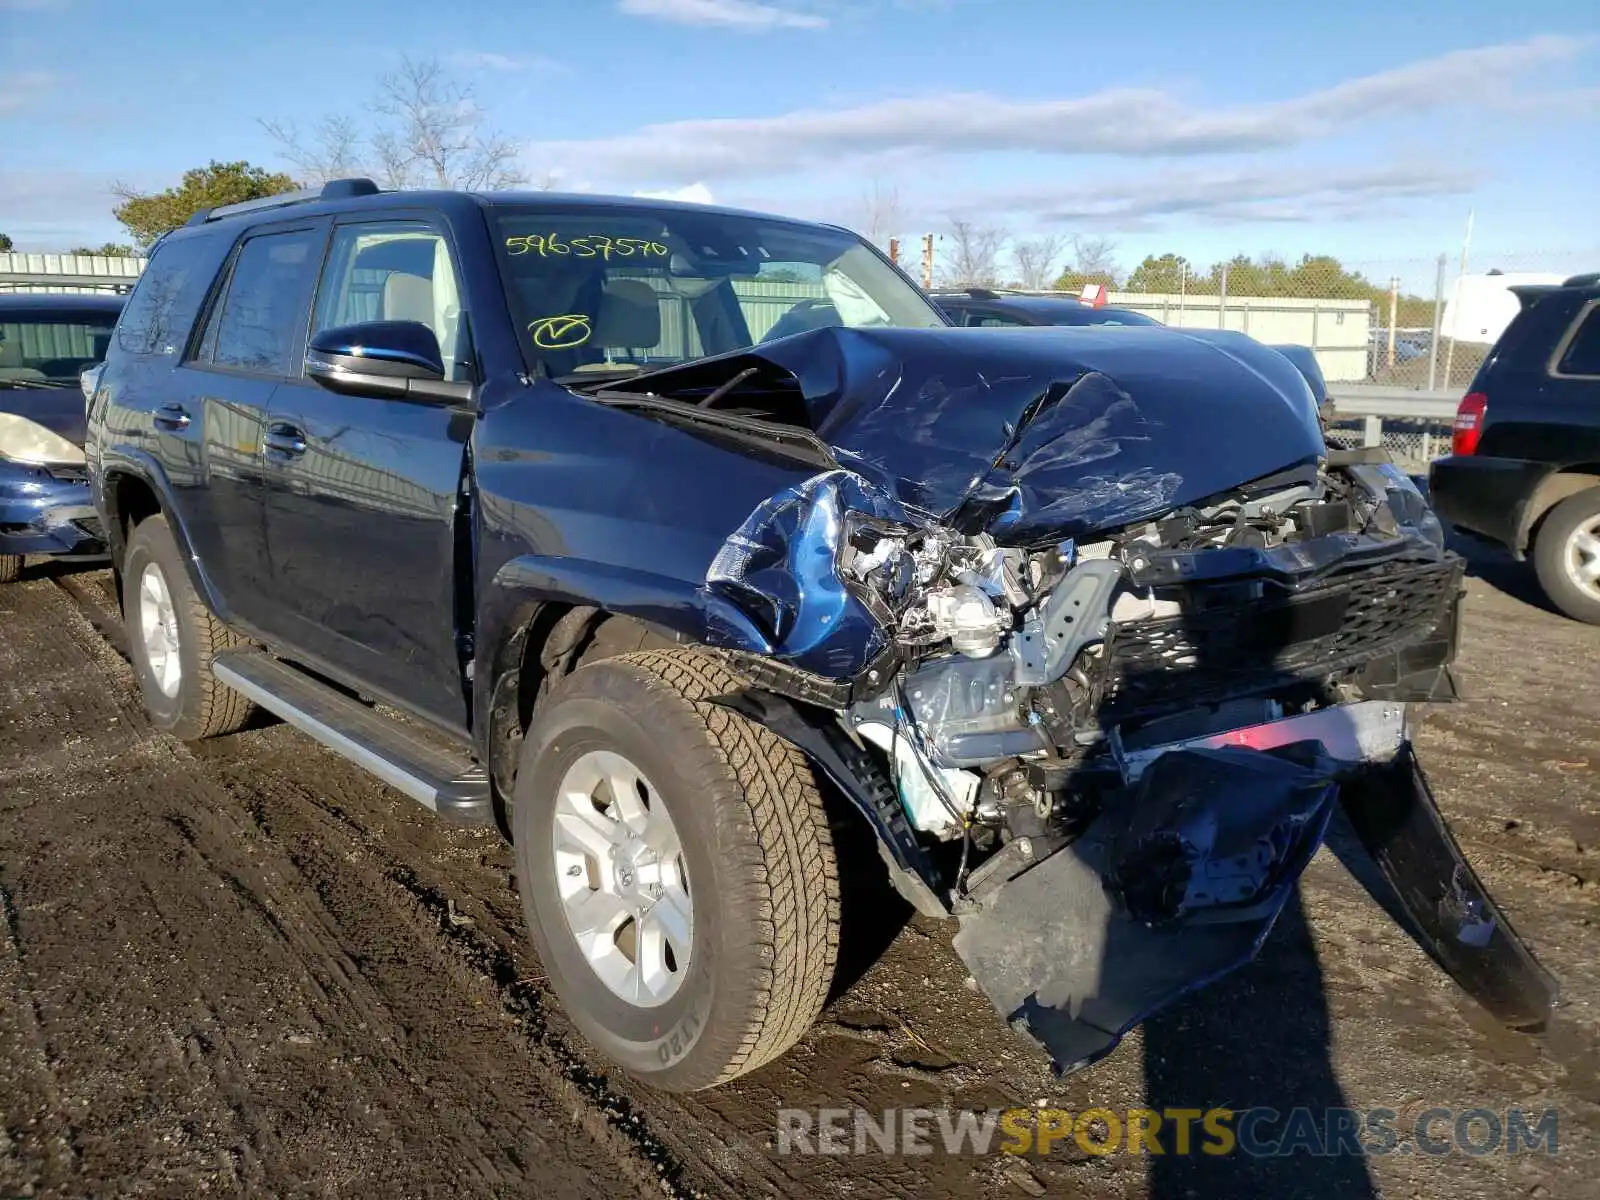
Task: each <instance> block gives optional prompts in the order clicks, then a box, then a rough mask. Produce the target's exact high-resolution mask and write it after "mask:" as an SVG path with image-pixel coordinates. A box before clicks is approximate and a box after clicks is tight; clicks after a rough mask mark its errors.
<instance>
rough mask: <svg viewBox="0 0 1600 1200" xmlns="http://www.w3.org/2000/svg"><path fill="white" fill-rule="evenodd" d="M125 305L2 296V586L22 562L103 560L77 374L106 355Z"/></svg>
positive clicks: (94, 298) (103, 298)
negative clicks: (86, 458) (86, 467)
mask: <svg viewBox="0 0 1600 1200" xmlns="http://www.w3.org/2000/svg"><path fill="white" fill-rule="evenodd" d="M123 303H124V298H123V297H121V296H115V295H95V294H80V295H32V294H6V295H0V583H9V582H11V581H12V580H15V579H16V578H17V577H18V576H19V575H20V574H21V573H22V563H23V559H24V557H25V556H27V555H49V556H51V557H56V558H65V559H94V558H100V557H103V556H104V554H105V541H104V537H103V534H102V531H101V529H100V523H99V520H98V518H97V517H96V516H95V511H94V507H93V505H92V504H91V503H90V500H89V484H88V477H87V475H86V473H85V471H84V461H83V436H84V405H85V396H84V388H83V384H82V382H81V379H80V377H81V374H82V372H83V371H84V370H86V369H87V368H89V367H91V366H93V365H94V364H96V363H98V362H100V361H101V360H103V359H104V358H105V352H106V347H107V346H108V345H109V344H110V342H111V335H112V331H113V329H114V328H115V326H116V323H117V316H118V314H119V313H120V312H121V311H122V305H123Z"/></svg>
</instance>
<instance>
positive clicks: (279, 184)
mask: <svg viewBox="0 0 1600 1200" xmlns="http://www.w3.org/2000/svg"><path fill="white" fill-rule="evenodd" d="M295 187H296V184H295V182H294V180H293V179H291V178H289V176H287V175H284V174H281V173H279V172H274V171H268V170H266V169H265V168H263V167H252V166H251V165H250V164H249V163H247V162H242V161H241V162H231V163H224V162H217V161H215V160H213V161H212V162H210V163H209V164H207V165H206V166H203V167H196V168H194V169H193V170H190V171H185V172H184V173H183V180H182V182H180V183H179V184H178V186H177V187H170V188H168V189H167V190H166V191H164V192H151V193H140V192H136V191H132V190H131V189H128V188H123V187H118V188H116V189H115V191H116V193H117V195H119V196H121V197H122V203H121V204H119V205H117V207H116V208H114V209H113V210H112V215H113V216H115V217H116V218H117V220H118V221H121V222H122V224H123V226H124V227H125V228H126V229H127V231H128V232H129V233H131V234H132V235H133V240H134V241H135V242H137V243H138V244H139V245H140V246H148V245H150V243H152V242H153V241H155V240H156V239H157V238H158V237H160V236H161V235H162V234H163V233H167V232H169V231H170V230H173V229H176V228H178V227H179V226H180V225H182V224H183V223H184V222H185V221H187V220H188V219H189V218H190V217H192V216H194V214H195V213H197V212H199V211H200V210H201V209H202V208H216V207H217V206H218V205H221V204H237V203H239V202H240V201H242V200H257V199H260V198H261V197H262V196H273V195H277V194H278V193H279V192H292V191H294V190H295Z"/></svg>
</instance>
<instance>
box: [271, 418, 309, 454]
mask: <svg viewBox="0 0 1600 1200" xmlns="http://www.w3.org/2000/svg"><path fill="white" fill-rule="evenodd" d="M261 448H262V449H263V450H264V451H266V452H267V453H268V454H273V455H278V456H280V457H283V458H299V457H300V456H301V455H302V454H304V453H305V452H306V435H305V434H303V433H301V432H300V431H299V430H298V429H296V428H295V427H294V426H293V425H282V424H275V425H269V426H267V436H266V437H265V438H263V439H262V442H261Z"/></svg>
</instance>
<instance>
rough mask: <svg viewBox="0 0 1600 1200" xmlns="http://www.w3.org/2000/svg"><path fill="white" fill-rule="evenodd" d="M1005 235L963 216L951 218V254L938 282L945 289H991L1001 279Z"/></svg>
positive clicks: (1000, 231)
mask: <svg viewBox="0 0 1600 1200" xmlns="http://www.w3.org/2000/svg"><path fill="white" fill-rule="evenodd" d="M1005 243H1006V232H1005V230H1003V229H996V228H994V227H992V226H986V225H978V224H975V223H974V222H972V221H968V220H966V219H965V218H962V217H951V218H950V252H949V254H948V255H945V256H944V264H943V266H942V267H941V269H940V272H939V280H940V282H941V283H943V284H945V285H946V286H947V287H972V286H992V285H993V284H994V283H996V282H997V281H998V279H999V277H1000V248H1001V247H1002V246H1004V245H1005Z"/></svg>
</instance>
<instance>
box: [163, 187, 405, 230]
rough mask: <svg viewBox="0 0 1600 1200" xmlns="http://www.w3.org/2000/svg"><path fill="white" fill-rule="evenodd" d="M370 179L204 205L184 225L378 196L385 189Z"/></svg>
mask: <svg viewBox="0 0 1600 1200" xmlns="http://www.w3.org/2000/svg"><path fill="white" fill-rule="evenodd" d="M382 190H383V189H381V188H380V187H379V186H378V185H377V184H376V183H374V182H372V180H370V179H330V180H328V182H327V183H325V184H323V185H322V186H321V187H320V188H305V189H304V190H302V191H298V192H280V193H279V194H278V195H276V196H262V197H261V198H260V199H259V200H241V201H239V202H238V203H237V204H220V205H218V206H217V207H216V208H202V209H201V210H200V211H199V212H197V213H195V214H194V216H192V217H190V218H189V220H188V221H187V222H185V224H188V225H204V224H205V223H206V222H208V221H220V220H222V218H224V217H236V216H238V215H239V214H240V213H247V212H259V211H261V210H262V209H267V208H287V207H288V206H289V205H291V204H311V203H313V202H315V201H318V200H350V199H354V198H355V197H357V196H376V195H377V194H378V193H379V192H380V191H382Z"/></svg>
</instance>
